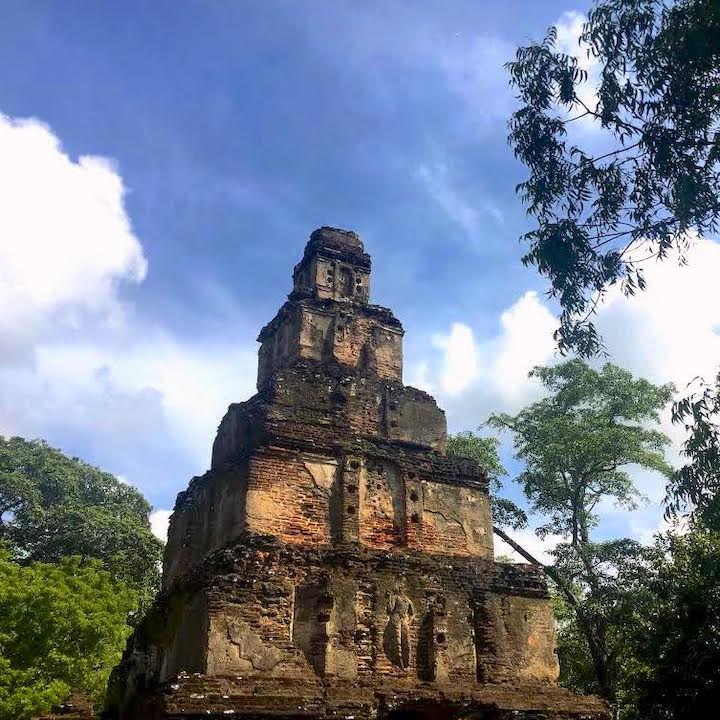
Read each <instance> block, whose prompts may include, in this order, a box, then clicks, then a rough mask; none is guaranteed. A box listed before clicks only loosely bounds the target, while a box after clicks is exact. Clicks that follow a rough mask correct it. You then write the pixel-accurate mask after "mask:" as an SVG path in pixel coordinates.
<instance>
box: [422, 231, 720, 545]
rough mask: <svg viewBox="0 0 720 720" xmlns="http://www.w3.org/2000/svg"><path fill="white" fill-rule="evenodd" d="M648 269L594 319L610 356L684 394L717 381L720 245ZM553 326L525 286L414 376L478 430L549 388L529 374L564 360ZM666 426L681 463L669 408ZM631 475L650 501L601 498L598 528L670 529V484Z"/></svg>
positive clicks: (645, 534) (446, 336)
mask: <svg viewBox="0 0 720 720" xmlns="http://www.w3.org/2000/svg"><path fill="white" fill-rule="evenodd" d="M645 274H646V280H647V285H648V289H647V290H646V291H645V292H644V293H639V294H638V295H636V296H634V297H626V296H624V295H623V294H622V292H621V291H620V289H619V288H613V289H612V290H611V291H610V292H609V293H608V296H607V298H606V300H605V302H604V303H603V304H602V305H601V306H600V308H599V310H598V315H597V320H596V322H597V326H598V328H599V330H600V332H601V333H602V334H603V336H604V339H605V342H606V346H607V349H608V351H609V353H610V357H609V358H608V359H609V360H610V361H611V362H614V363H615V364H617V365H620V366H621V367H625V368H627V369H628V370H630V371H631V372H632V373H633V374H635V375H636V376H640V377H645V378H647V379H648V380H650V381H652V382H655V383H666V382H673V383H674V384H675V385H676V387H677V388H678V395H679V396H682V395H683V394H684V393H685V392H687V389H686V388H687V384H688V383H690V382H691V381H692V380H693V378H695V377H696V376H698V375H700V376H704V377H705V378H706V379H712V378H713V377H714V375H715V373H717V371H718V367H719V366H720V334H719V333H718V329H719V328H720V305H718V303H717V302H716V298H715V286H716V278H717V277H718V276H719V275H720V244H719V243H717V242H713V241H712V240H709V239H696V240H695V241H694V243H693V245H692V248H691V250H690V253H689V255H688V264H687V265H682V264H680V263H679V262H677V261H673V259H672V258H669V259H667V260H665V261H664V262H655V263H653V264H652V265H649V266H647V268H646V273H645ZM556 327H557V319H556V318H555V316H554V315H553V314H552V312H551V311H550V309H549V308H548V307H547V306H546V305H545V304H544V303H542V302H541V300H540V299H539V298H538V296H537V294H536V293H534V292H528V293H525V294H524V295H522V296H521V297H520V298H519V299H518V300H517V301H516V302H515V303H513V304H512V305H511V306H510V307H509V308H508V309H507V310H505V311H504V312H503V313H502V314H501V317H500V326H499V328H498V331H497V332H496V333H495V334H493V335H490V336H483V335H478V334H477V332H476V331H474V330H473V328H472V327H471V326H470V325H469V324H468V323H465V322H462V321H461V320H457V321H456V322H454V323H453V324H452V326H451V328H450V329H449V331H446V332H444V333H439V334H438V335H437V336H436V338H435V340H434V343H433V345H434V348H435V351H436V357H435V358H432V357H431V358H429V359H426V360H425V362H424V363H423V364H422V365H421V366H418V367H417V368H416V369H415V376H413V374H412V372H411V373H410V376H411V377H412V378H413V379H414V378H415V377H418V378H419V379H421V381H422V383H423V387H424V388H425V389H428V390H430V391H431V392H435V393H436V394H437V395H438V398H439V400H440V402H441V404H442V405H443V406H444V407H445V409H446V411H447V414H448V424H449V426H450V428H451V429H452V430H460V429H466V428H473V427H476V426H477V425H478V424H479V423H481V422H482V421H483V420H485V418H486V417H487V415H488V414H489V413H490V412H493V411H504V412H516V411H517V410H519V409H520V408H521V407H523V406H524V405H526V404H528V403H529V402H532V401H533V400H535V399H536V398H538V397H540V395H541V392H542V388H540V387H539V386H538V385H537V383H535V382H534V381H532V380H531V379H529V378H528V377H527V372H528V371H529V370H530V369H531V368H532V367H533V366H534V365H538V364H550V363H555V362H558V361H559V360H560V359H561V358H560V357H559V356H558V355H557V354H556V353H555V344H554V341H553V338H552V334H553V331H554V329H555V328H556ZM594 362H595V363H597V364H601V363H602V362H603V360H602V359H596V360H595V361H594ZM420 371H421V372H420ZM662 429H663V431H665V432H666V433H667V434H668V435H669V436H670V438H671V440H672V446H671V448H670V450H669V453H668V459H669V460H670V461H671V462H673V463H674V464H676V465H678V464H680V463H681V462H683V459H682V458H681V456H680V447H681V443H682V441H683V439H684V434H683V431H682V429H681V428H678V427H677V426H673V425H672V423H671V422H670V411H669V408H668V410H667V411H666V412H665V414H664V416H663V419H662ZM630 472H631V475H632V477H633V480H634V481H635V483H636V485H637V486H638V488H639V490H640V491H641V492H642V493H643V494H644V495H645V496H647V497H648V499H649V501H650V506H649V507H648V508H646V509H645V510H641V511H639V512H638V513H636V514H634V515H630V514H629V513H627V511H625V510H618V509H617V508H615V507H613V506H612V505H611V504H609V503H608V504H606V505H603V506H602V507H601V508H600V511H601V515H602V518H603V521H602V523H601V530H602V526H603V524H604V526H605V527H606V528H609V527H612V528H613V532H614V533H615V534H618V533H630V534H632V535H633V536H634V537H638V538H639V539H642V540H643V541H647V540H648V539H649V538H650V537H651V536H652V534H653V533H654V532H656V531H658V530H662V529H663V528H664V525H663V523H662V521H661V516H662V509H661V505H660V503H661V501H662V498H663V497H664V494H665V483H664V480H663V478H662V477H660V476H658V475H657V473H652V472H649V471H644V470H641V469H640V468H631V469H630ZM631 520H632V522H631ZM633 523H634V524H633Z"/></svg>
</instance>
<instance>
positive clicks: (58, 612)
mask: <svg viewBox="0 0 720 720" xmlns="http://www.w3.org/2000/svg"><path fill="white" fill-rule="evenodd" d="M137 602H138V592H137V591H136V590H133V589H131V588H129V587H127V586H126V585H125V584H124V583H122V582H120V581H117V580H115V579H113V577H112V576H111V575H110V573H108V572H107V571H105V570H104V569H103V568H102V565H101V563H100V562H99V561H97V560H88V561H82V560H81V559H80V558H77V557H74V558H63V559H62V560H61V561H60V562H59V563H57V564H48V563H31V564H29V565H19V564H17V563H15V562H13V561H12V560H11V559H10V557H9V554H8V552H7V551H0V720H25V719H26V718H30V717H32V716H33V715H36V714H38V713H41V712H47V710H48V709H49V708H50V706H51V705H53V704H54V703H57V702H60V701H62V700H64V699H65V698H66V697H67V695H68V694H69V693H70V692H71V691H73V690H74V691H79V692H83V693H86V694H88V695H91V696H93V697H94V699H95V700H96V701H100V700H101V699H102V696H103V694H104V691H105V685H106V683H107V678H108V675H109V673H110V670H111V669H112V668H113V667H114V666H115V665H116V664H117V663H118V662H119V660H120V657H121V654H122V650H123V647H124V644H125V640H126V638H127V636H128V635H129V633H130V631H131V628H130V626H129V625H128V624H127V618H128V615H129V613H130V612H131V611H132V610H134V609H135V607H137Z"/></svg>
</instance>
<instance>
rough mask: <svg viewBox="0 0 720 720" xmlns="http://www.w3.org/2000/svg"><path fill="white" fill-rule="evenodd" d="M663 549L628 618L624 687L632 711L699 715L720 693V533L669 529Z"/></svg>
mask: <svg viewBox="0 0 720 720" xmlns="http://www.w3.org/2000/svg"><path fill="white" fill-rule="evenodd" d="M657 550H658V552H657V563H656V565H655V572H653V573H652V574H651V575H650V578H649V581H648V582H647V583H645V585H644V586H643V588H642V590H641V592H638V593H635V597H636V607H635V612H634V613H633V615H632V616H629V617H630V619H631V621H630V622H628V623H627V626H626V633H627V639H628V642H627V646H628V655H629V657H631V658H632V659H633V661H634V667H633V670H634V672H632V673H628V676H627V680H626V685H627V691H626V694H627V696H628V697H629V698H631V699H632V704H633V706H634V708H633V709H634V710H635V712H636V714H635V715H634V716H632V717H633V718H635V717H637V718H638V719H642V720H668V719H669V718H672V719H673V720H694V719H695V718H699V717H703V716H705V715H707V714H708V712H707V711H708V709H709V706H710V704H711V701H712V700H713V699H715V700H716V699H717V698H718V697H720V674H718V667H720V630H719V629H718V618H719V617H720V534H718V533H717V532H712V531H708V530H707V529H703V528H699V527H698V528H696V529H695V531H694V532H691V533H689V534H687V535H685V536H676V535H672V534H668V535H666V536H664V537H660V538H658V543H657Z"/></svg>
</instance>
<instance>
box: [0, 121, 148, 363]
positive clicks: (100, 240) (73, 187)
mask: <svg viewBox="0 0 720 720" xmlns="http://www.w3.org/2000/svg"><path fill="white" fill-rule="evenodd" d="M0 157H2V163H0V200H1V204H2V212H0V237H2V242H0V360H4V361H5V362H8V361H9V360H13V361H22V360H25V361H27V360H29V359H31V351H32V347H33V343H34V342H35V341H36V340H37V339H38V338H39V337H42V336H44V335H47V334H48V333H50V332H52V331H53V330H56V329H57V328H58V327H60V328H78V327H81V326H82V325H83V324H84V323H86V322H88V321H90V320H100V321H102V322H105V323H107V322H117V321H118V319H119V318H120V317H121V315H122V305H121V303H120V300H119V297H118V285H119V284H120V283H121V282H130V283H138V282H140V281H142V280H143V278H144V277H145V273H146V271H147V262H146V260H145V257H144V255H143V251H142V247H141V245H140V242H139V240H138V238H137V237H136V236H135V235H134V233H133V230H132V226H131V223H130V220H129V218H128V216H127V213H126V212H125V208H124V204H123V197H124V194H125V188H124V186H123V182H122V179H121V177H120V176H119V174H118V173H117V172H116V170H115V168H114V167H113V165H112V163H111V162H109V161H108V160H107V159H105V158H101V157H94V156H89V155H84V156H81V157H79V158H78V159H77V160H73V159H72V158H71V157H70V156H69V155H68V154H67V153H66V152H65V151H64V149H63V147H62V145H61V143H60V140H59V139H58V138H57V137H56V136H55V135H54V134H53V132H52V131H51V130H50V128H48V127H47V126H46V125H44V124H43V123H41V122H39V121H38V120H35V119H13V118H9V117H7V116H5V115H1V114H0Z"/></svg>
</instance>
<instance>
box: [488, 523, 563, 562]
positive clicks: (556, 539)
mask: <svg viewBox="0 0 720 720" xmlns="http://www.w3.org/2000/svg"><path fill="white" fill-rule="evenodd" d="M508 535H509V536H510V537H511V538H512V539H513V540H514V541H515V542H516V543H517V544H518V545H520V547H521V548H523V549H524V550H527V552H529V553H530V554H531V555H532V556H533V557H534V558H535V559H536V560H538V561H540V562H541V563H542V564H543V565H552V563H553V557H552V555H550V553H551V551H552V550H554V549H555V547H556V546H557V544H558V543H560V542H562V537H561V536H560V535H546V536H545V537H543V538H540V537H538V536H537V535H536V534H535V532H534V531H533V530H532V529H530V528H527V529H525V530H511V531H509V532H508ZM494 541H495V557H498V556H499V555H507V556H509V557H510V558H511V559H512V561H513V562H517V563H526V562H528V561H527V560H526V559H525V558H524V557H523V556H522V555H520V554H519V553H518V552H516V551H515V550H513V549H512V547H511V546H510V545H508V544H507V543H506V542H505V541H504V540H501V539H500V538H499V537H498V536H497V535H496V536H495V538H494Z"/></svg>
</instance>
